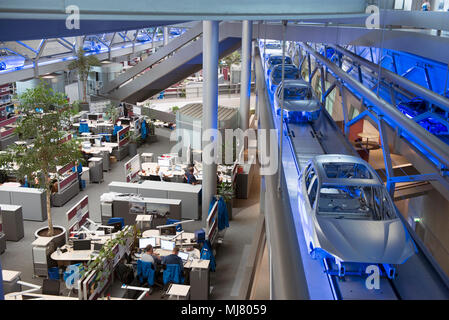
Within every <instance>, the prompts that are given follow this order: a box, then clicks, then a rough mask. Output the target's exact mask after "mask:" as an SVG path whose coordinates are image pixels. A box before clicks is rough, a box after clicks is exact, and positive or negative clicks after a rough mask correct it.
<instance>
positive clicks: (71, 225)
mask: <svg viewBox="0 0 449 320" xmlns="http://www.w3.org/2000/svg"><path fill="white" fill-rule="evenodd" d="M66 217H67V227H68V228H67V231H68V235H70V233H71V232H75V231H78V230H79V229H80V228H81V227H82V226H83V225H84V224H85V223H86V222H87V218H89V197H88V196H85V197H84V198H82V199H81V200H80V201H79V202H78V203H77V204H75V205H74V206H73V207H72V208H71V209H70V210H69V211H67V213H66Z"/></svg>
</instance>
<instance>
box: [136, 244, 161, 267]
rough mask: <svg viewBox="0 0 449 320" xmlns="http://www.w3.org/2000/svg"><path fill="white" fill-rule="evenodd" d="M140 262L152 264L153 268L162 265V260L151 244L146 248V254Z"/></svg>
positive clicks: (143, 254)
mask: <svg viewBox="0 0 449 320" xmlns="http://www.w3.org/2000/svg"><path fill="white" fill-rule="evenodd" d="M140 260H142V261H145V262H151V263H152V264H153V266H156V264H160V263H161V258H160V257H159V255H158V254H156V253H154V251H153V246H152V245H151V244H149V245H147V246H146V247H145V251H144V253H142V256H141V257H140Z"/></svg>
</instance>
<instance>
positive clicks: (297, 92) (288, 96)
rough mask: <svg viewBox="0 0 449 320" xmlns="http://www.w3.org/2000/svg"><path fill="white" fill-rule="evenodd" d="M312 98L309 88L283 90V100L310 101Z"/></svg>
mask: <svg viewBox="0 0 449 320" xmlns="http://www.w3.org/2000/svg"><path fill="white" fill-rule="evenodd" d="M312 98H313V95H312V90H310V88H309V87H287V88H285V89H284V99H285V100H310V99H312Z"/></svg>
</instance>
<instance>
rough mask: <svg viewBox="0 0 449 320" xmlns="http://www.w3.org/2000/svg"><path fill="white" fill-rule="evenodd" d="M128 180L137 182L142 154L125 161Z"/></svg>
mask: <svg viewBox="0 0 449 320" xmlns="http://www.w3.org/2000/svg"><path fill="white" fill-rule="evenodd" d="M124 167H125V177H126V182H135V181H136V180H138V179H139V177H138V176H137V174H138V173H139V171H140V155H139V154H136V155H135V156H134V157H133V158H132V159H131V160H129V161H128V162H126V163H125V165H124Z"/></svg>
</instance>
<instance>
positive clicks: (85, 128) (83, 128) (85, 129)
mask: <svg viewBox="0 0 449 320" xmlns="http://www.w3.org/2000/svg"><path fill="white" fill-rule="evenodd" d="M78 131H79V133H83V132H89V125H88V124H87V123H84V122H80V127H79V130H78Z"/></svg>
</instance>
